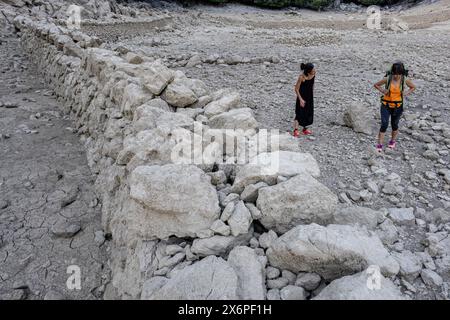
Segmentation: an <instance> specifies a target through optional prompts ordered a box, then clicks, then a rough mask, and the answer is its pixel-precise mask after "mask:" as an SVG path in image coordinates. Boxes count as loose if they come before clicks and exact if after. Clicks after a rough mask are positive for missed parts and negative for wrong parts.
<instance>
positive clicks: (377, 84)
mask: <svg viewBox="0 0 450 320" xmlns="http://www.w3.org/2000/svg"><path fill="white" fill-rule="evenodd" d="M386 82H387V79H386V78H384V79H383V80H380V81H378V82H377V83H375V84H374V85H373V86H374V87H375V89H377V90H378V91H380V92H381V93H382V94H387V93H388V92H387V90H386V88H383V87H382V86H383V85H385V84H386Z"/></svg>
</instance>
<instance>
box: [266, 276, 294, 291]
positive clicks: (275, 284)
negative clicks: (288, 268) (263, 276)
mask: <svg viewBox="0 0 450 320" xmlns="http://www.w3.org/2000/svg"><path fill="white" fill-rule="evenodd" d="M288 284H289V280H288V279H286V278H277V279H270V280H267V288H269V289H282V288H284V287H286V286H287V285H288Z"/></svg>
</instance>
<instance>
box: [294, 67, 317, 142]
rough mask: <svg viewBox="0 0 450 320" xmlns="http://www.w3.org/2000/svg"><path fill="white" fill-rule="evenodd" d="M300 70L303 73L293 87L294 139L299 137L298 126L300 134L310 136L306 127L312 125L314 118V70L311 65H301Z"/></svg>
mask: <svg viewBox="0 0 450 320" xmlns="http://www.w3.org/2000/svg"><path fill="white" fill-rule="evenodd" d="M300 68H301V69H302V70H303V73H302V74H300V76H299V77H298V80H297V83H296V85H295V94H296V96H297V102H296V105H295V119H294V137H298V136H299V132H298V126H299V125H300V126H302V127H303V129H302V133H303V134H305V135H307V134H312V132H311V131H310V130H308V128H307V127H308V126H310V125H312V123H313V118H314V95H313V91H314V78H315V76H316V70H315V69H314V65H313V64H312V63H306V64H305V63H302V64H301V66H300Z"/></svg>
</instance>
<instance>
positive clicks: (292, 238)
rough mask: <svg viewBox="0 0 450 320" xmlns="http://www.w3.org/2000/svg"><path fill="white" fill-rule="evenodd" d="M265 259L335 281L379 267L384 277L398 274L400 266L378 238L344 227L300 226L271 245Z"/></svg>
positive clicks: (275, 265) (290, 268) (271, 262)
mask: <svg viewBox="0 0 450 320" xmlns="http://www.w3.org/2000/svg"><path fill="white" fill-rule="evenodd" d="M267 257H268V259H269V262H270V264H271V265H272V266H274V267H277V268H280V269H288V270H290V271H292V272H315V273H317V274H319V275H321V276H322V277H323V278H325V279H328V280H330V279H336V278H339V277H342V276H345V275H349V274H353V273H356V272H360V271H362V270H364V269H366V268H367V267H368V266H370V265H376V266H379V268H380V269H381V272H382V273H383V274H385V275H395V274H397V273H398V272H399V268H400V267H399V264H398V263H397V262H396V261H395V259H394V258H393V257H392V256H391V255H390V254H389V252H388V251H387V250H386V249H385V248H384V246H383V244H382V243H381V241H380V239H378V237H377V236H375V235H373V234H371V233H369V232H368V231H367V230H365V229H361V228H358V227H354V226H345V225H329V226H327V227H323V226H319V225H317V224H310V225H300V226H298V227H295V228H294V229H292V230H290V231H289V232H287V233H285V234H284V235H282V236H281V237H279V238H278V239H277V240H275V241H273V242H272V243H271V246H270V247H269V249H267Z"/></svg>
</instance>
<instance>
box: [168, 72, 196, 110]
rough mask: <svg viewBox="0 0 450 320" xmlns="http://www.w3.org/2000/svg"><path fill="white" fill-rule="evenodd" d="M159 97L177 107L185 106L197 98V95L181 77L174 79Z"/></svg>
mask: <svg viewBox="0 0 450 320" xmlns="http://www.w3.org/2000/svg"><path fill="white" fill-rule="evenodd" d="M161 97H162V98H163V99H164V100H165V101H166V102H167V103H168V104H170V105H172V106H174V107H178V108H184V107H187V106H189V105H191V104H193V103H194V102H196V101H197V100H198V96H197V95H196V94H195V93H194V91H192V90H191V88H189V84H187V83H186V82H185V81H184V80H183V79H177V78H176V79H175V80H174V81H172V82H171V83H170V84H169V85H168V86H167V88H166V89H165V90H164V92H163V94H162V95H161Z"/></svg>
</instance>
